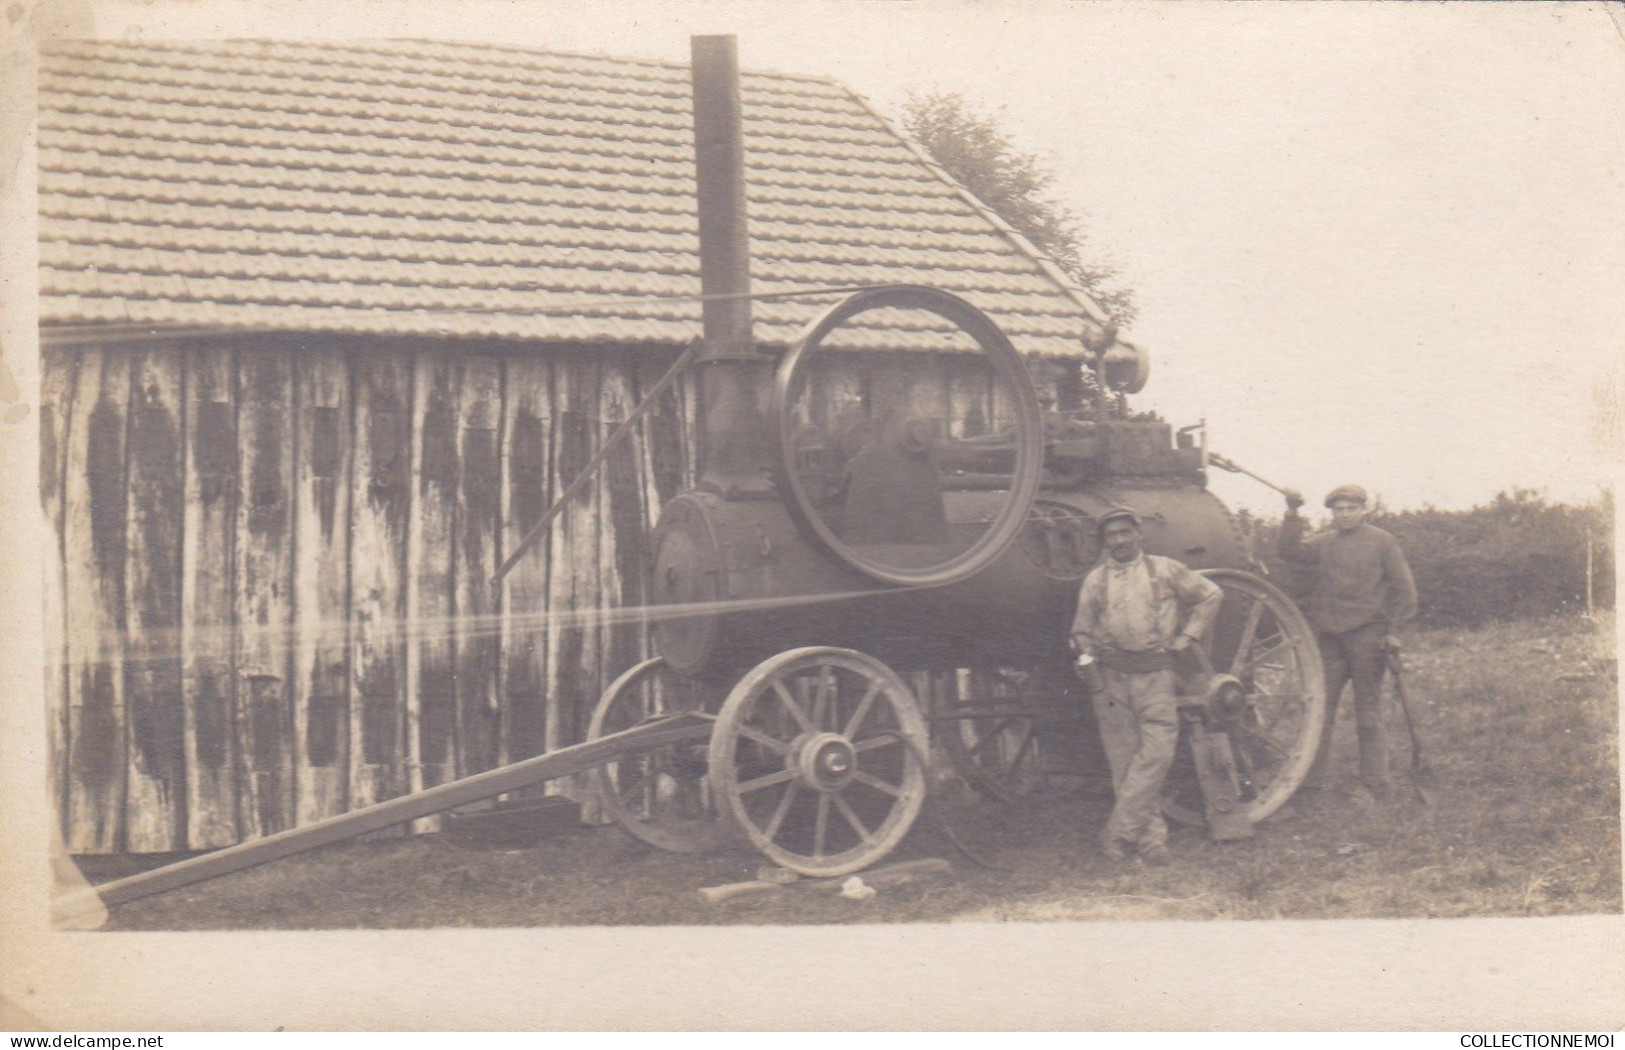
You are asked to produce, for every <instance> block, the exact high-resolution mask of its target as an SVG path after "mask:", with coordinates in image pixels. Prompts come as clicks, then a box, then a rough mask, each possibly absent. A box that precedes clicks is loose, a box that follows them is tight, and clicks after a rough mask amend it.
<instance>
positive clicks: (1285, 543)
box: [1280, 485, 1416, 804]
mask: <svg viewBox="0 0 1625 1050" xmlns="http://www.w3.org/2000/svg"><path fill="white" fill-rule="evenodd" d="M1301 506H1303V497H1302V496H1300V495H1298V494H1297V493H1296V492H1289V493H1288V494H1287V498H1286V507H1287V511H1286V517H1285V518H1284V519H1283V520H1282V522H1281V537H1280V554H1281V557H1282V558H1283V559H1285V560H1286V561H1290V562H1294V563H1296V564H1299V565H1305V566H1308V567H1310V568H1312V569H1314V580H1313V582H1312V584H1311V586H1310V592H1309V600H1308V608H1307V609H1306V610H1305V611H1306V612H1307V613H1308V615H1309V622H1310V623H1312V624H1314V627H1315V633H1316V635H1317V639H1318V641H1319V643H1320V658H1321V661H1322V662H1323V663H1324V664H1325V665H1326V725H1325V728H1324V729H1323V730H1322V731H1321V734H1320V746H1319V748H1318V749H1317V752H1316V755H1315V763H1314V765H1313V766H1311V767H1310V769H1309V775H1308V777H1307V778H1306V779H1305V781H1304V787H1305V788H1308V789H1309V790H1311V791H1313V790H1317V789H1320V788H1323V787H1325V784H1326V778H1327V773H1326V767H1327V762H1328V757H1329V752H1330V751H1331V744H1332V727H1333V725H1335V724H1336V720H1337V702H1338V699H1339V698H1340V697H1341V695H1342V693H1343V687H1344V686H1345V685H1347V684H1348V683H1349V682H1351V681H1352V682H1353V683H1354V724H1355V727H1356V728H1357V729H1358V731H1359V736H1360V786H1359V787H1357V788H1355V791H1354V799H1355V801H1356V802H1359V803H1361V804H1366V803H1369V802H1371V801H1372V800H1374V799H1377V798H1381V797H1383V796H1385V795H1386V794H1387V792H1388V756H1387V754H1386V752H1385V749H1384V746H1383V737H1382V724H1381V720H1380V711H1381V706H1380V703H1379V696H1380V693H1381V689H1382V676H1383V672H1384V671H1385V670H1386V669H1387V650H1388V649H1389V648H1390V647H1393V648H1398V642H1397V641H1396V640H1395V638H1394V636H1393V632H1394V629H1395V628H1397V627H1398V626H1399V625H1400V624H1402V623H1404V622H1405V621H1407V620H1409V619H1410V618H1411V617H1413V616H1415V615H1416V583H1415V582H1414V581H1413V580H1412V579H1411V568H1410V566H1409V565H1408V564H1407V563H1406V561H1405V554H1404V552H1403V551H1401V550H1400V549H1399V541H1398V540H1396V539H1394V537H1393V536H1392V535H1391V534H1389V533H1387V532H1384V531H1383V530H1382V529H1379V528H1377V527H1376V526H1375V525H1371V524H1369V523H1368V522H1367V521H1366V520H1365V515H1366V494H1365V489H1362V488H1361V487H1360V486H1358V485H1339V486H1338V487H1337V488H1335V489H1333V490H1332V491H1331V492H1330V493H1329V494H1327V496H1326V506H1327V507H1328V508H1330V509H1331V512H1332V529H1331V531H1330V532H1327V533H1322V534H1320V535H1317V536H1313V537H1310V538H1309V539H1307V540H1306V539H1305V538H1304V530H1305V528H1306V525H1305V522H1304V520H1303V518H1301V517H1300V516H1299V515H1298V508H1299V507H1301Z"/></svg>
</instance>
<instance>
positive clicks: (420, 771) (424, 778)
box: [406, 350, 460, 831]
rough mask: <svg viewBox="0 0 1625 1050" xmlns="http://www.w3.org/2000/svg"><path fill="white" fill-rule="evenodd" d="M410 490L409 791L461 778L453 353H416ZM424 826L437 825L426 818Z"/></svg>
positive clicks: (456, 380)
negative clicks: (455, 642) (456, 648)
mask: <svg viewBox="0 0 1625 1050" xmlns="http://www.w3.org/2000/svg"><path fill="white" fill-rule="evenodd" d="M413 365H414V369H415V371H414V375H413V384H412V389H413V407H412V453H413V455H412V489H411V496H412V499H411V505H410V511H409V512H408V515H407V529H408V534H407V576H406V585H407V610H408V612H407V616H408V630H407V637H408V639H409V643H408V646H407V650H406V657H407V707H406V721H407V753H408V757H409V763H408V767H407V768H408V778H407V783H408V786H409V787H410V789H411V790H413V791H421V790H423V788H425V787H432V786H433V785H435V784H442V783H445V782H446V781H448V780H452V779H454V778H455V777H456V776H457V739H456V727H457V695H456V688H455V686H454V684H453V680H452V676H453V673H454V671H455V669H456V668H455V664H454V663H453V652H452V631H453V623H454V617H455V614H456V606H455V605H454V603H453V598H454V594H455V581H454V578H453V574H452V569H453V565H454V564H455V558H454V553H455V552H454V550H453V542H454V536H455V534H456V521H457V490H458V474H459V469H458V462H457V404H458V386H459V385H460V382H459V379H460V376H459V372H460V369H459V367H458V365H457V363H456V361H455V360H454V359H453V358H452V357H451V356H450V355H448V354H445V353H443V352H439V351H434V350H422V351H419V352H418V354H417V355H416V357H415V359H414V362H413ZM415 827H416V830H418V831H432V830H436V827H437V825H435V823H434V822H433V821H432V820H431V821H424V822H421V823H420V824H418V825H416V826H415Z"/></svg>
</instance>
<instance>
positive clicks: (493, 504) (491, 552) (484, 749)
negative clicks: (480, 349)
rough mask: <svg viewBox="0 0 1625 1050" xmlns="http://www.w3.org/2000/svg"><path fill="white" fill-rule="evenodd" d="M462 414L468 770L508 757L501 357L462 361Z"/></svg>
mask: <svg viewBox="0 0 1625 1050" xmlns="http://www.w3.org/2000/svg"><path fill="white" fill-rule="evenodd" d="M457 417H458V429H457V460H458V465H459V467H460V471H459V473H458V477H457V484H458V491H457V500H456V503H457V530H456V535H457V558H456V573H455V575H456V607H457V637H456V652H455V659H456V668H455V669H456V676H455V685H456V691H457V739H458V752H459V765H458V768H459V771H460V772H461V773H464V774H467V773H478V772H481V771H482V770H486V769H491V768H492V767H494V766H496V765H497V764H499V763H500V762H501V760H502V755H501V747H500V745H501V734H502V723H501V705H500V703H499V699H498V698H499V697H500V696H501V694H500V693H499V692H498V685H499V677H500V676H499V674H498V671H499V669H500V665H501V660H502V648H501V642H502V638H501V633H500V632H501V627H500V625H499V617H500V616H501V612H502V610H501V607H500V604H499V603H498V601H497V593H496V592H495V591H494V590H493V589H492V587H491V578H492V576H493V575H494V574H495V572H496V567H497V563H498V561H499V560H500V556H501V551H500V549H499V541H500V539H501V536H500V532H501V526H502V518H501V514H502V498H501V492H500V490H501V488H502V464H501V440H500V439H501V424H502V363H501V361H499V360H498V359H497V358H495V357H491V356H485V355H481V356H470V357H466V358H464V359H463V372H462V383H461V386H460V388H459V390H458V404H457Z"/></svg>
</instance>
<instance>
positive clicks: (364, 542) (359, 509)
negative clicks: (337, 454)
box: [350, 352, 412, 806]
mask: <svg viewBox="0 0 1625 1050" xmlns="http://www.w3.org/2000/svg"><path fill="white" fill-rule="evenodd" d="M353 392H354V393H353V396H354V397H355V402H356V406H355V439H354V444H353V451H352V455H353V457H354V466H353V468H352V471H351V478H352V483H351V485H352V487H351V504H350V505H351V515H350V517H351V527H350V580H351V587H350V606H351V617H352V622H351V627H350V674H351V679H352V682H353V685H352V690H351V699H352V702H351V705H350V804H351V806H365V805H370V804H371V803H373V802H376V801H378V800H379V799H384V798H389V797H391V796H394V795H399V794H401V793H402V792H404V791H405V790H406V787H407V781H406V750H405V711H406V683H407V675H406V666H405V664H406V660H405V657H406V647H405V645H404V644H403V643H402V634H403V631H402V627H403V623H402V621H403V620H404V618H405V613H406V587H405V576H406V538H407V536H406V530H407V525H406V522H407V514H408V510H409V502H410V493H411V440H410V433H409V430H410V425H411V406H412V363H411V361H410V360H409V359H402V358H401V357H400V355H399V354H390V353H385V352H363V353H359V354H357V356H356V364H355V381H354V385H353Z"/></svg>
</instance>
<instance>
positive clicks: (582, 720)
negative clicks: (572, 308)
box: [546, 350, 603, 791]
mask: <svg viewBox="0 0 1625 1050" xmlns="http://www.w3.org/2000/svg"><path fill="white" fill-rule="evenodd" d="M599 365H600V359H599V356H598V354H597V353H596V352H594V351H582V350H572V351H567V352H565V353H563V354H561V355H560V357H559V358H558V359H557V361H556V362H555V364H554V399H555V404H556V405H558V406H560V407H561V408H562V412H561V414H560V417H559V423H558V427H557V435H558V437H557V440H556V441H555V442H554V457H555V458H554V471H553V475H554V481H555V482H556V483H557V484H558V485H559V491H560V492H562V490H563V488H564V487H565V486H567V485H568V484H569V483H570V482H571V481H573V480H574V479H575V478H576V477H577V476H578V475H579V474H580V473H581V471H582V469H583V468H584V467H586V466H587V464H588V463H589V462H590V461H591V459H592V457H593V453H594V452H595V451H596V449H597V444H598V436H599V435H598V425H597V416H598V413H599V411H600V402H599V396H600V394H599V385H600V368H599ZM602 484H603V479H602V475H601V474H600V476H599V477H598V479H597V480H596V481H595V483H594V484H593V485H590V486H588V487H587V489H585V490H584V491H583V492H582V493H581V494H580V495H578V496H576V497H574V498H573V499H572V500H571V501H570V503H569V505H568V506H567V507H566V509H565V510H564V512H563V513H562V514H560V515H559V517H558V518H557V519H555V521H554V522H553V536H552V540H551V551H550V554H551V556H550V557H549V558H548V608H549V609H550V610H551V611H552V612H553V613H554V618H553V626H552V630H550V631H549V632H548V635H547V688H546V693H547V719H546V724H547V738H546V739H547V746H548V747H549V748H557V747H563V746H565V745H567V744H572V743H575V742H576V740H578V739H580V737H579V736H578V735H577V734H578V732H579V728H578V727H584V726H585V724H586V718H587V716H589V715H590V713H591V711H592V705H593V704H594V703H596V702H597V699H598V689H597V686H598V682H599V676H600V653H599V644H600V639H601V638H602V637H603V632H602V630H601V629H600V625H599V623H598V620H597V616H598V614H599V609H600V593H599V579H598V569H599V566H598V560H599V559H598V556H599V550H598V530H599V527H600V524H601V523H600V520H599V515H598V499H597V494H598V491H599V489H600V487H601V486H602ZM561 613H567V614H568V621H567V623H561V621H560V618H559V614H561ZM583 709H585V711H586V713H587V714H585V715H584V714H583V713H582V712H583ZM570 787H571V785H568V784H562V785H559V784H554V785H549V789H550V790H561V791H567V790H569V789H570Z"/></svg>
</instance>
